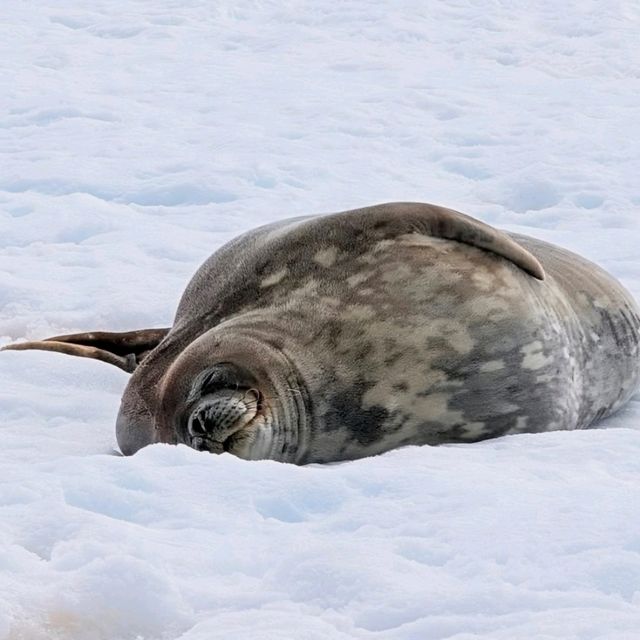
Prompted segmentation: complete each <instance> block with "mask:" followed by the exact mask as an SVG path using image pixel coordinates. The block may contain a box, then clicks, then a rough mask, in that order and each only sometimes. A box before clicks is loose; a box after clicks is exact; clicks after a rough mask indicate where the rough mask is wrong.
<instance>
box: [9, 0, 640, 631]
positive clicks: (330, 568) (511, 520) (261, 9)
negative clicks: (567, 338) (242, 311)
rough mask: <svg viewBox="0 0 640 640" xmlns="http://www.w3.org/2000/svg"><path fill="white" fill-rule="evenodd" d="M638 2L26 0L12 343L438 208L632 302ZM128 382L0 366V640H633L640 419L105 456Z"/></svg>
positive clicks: (95, 369)
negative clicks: (246, 240) (331, 219)
mask: <svg viewBox="0 0 640 640" xmlns="http://www.w3.org/2000/svg"><path fill="white" fill-rule="evenodd" d="M639 25H640V6H639V5H638V3H637V2H634V1H632V0H627V1H625V0H621V1H620V2H618V3H616V4H615V6H614V5H611V4H608V3H601V2H596V1H595V0H581V1H580V2H578V1H574V2H571V1H570V2H567V3H563V4H562V6H559V5H558V4H557V3H556V2H551V1H548V0H540V1H538V2H533V3H532V2H521V1H518V0H516V1H514V2H509V3H506V2H491V3H489V2H479V1H477V0H451V1H450V2H433V3H425V2H419V1H417V0H415V1H409V0H408V1H407V2H402V3H384V2H373V1H366V0H347V1H345V2H335V3H325V2H318V1H316V2H311V1H308V0H300V1H298V2H294V3H280V2H275V1H268V0H264V1H262V2H257V1H255V0H254V1H251V0H236V1H235V2H226V1H224V2H218V3H208V2H202V1H199V0H181V1H180V2H174V1H172V2H164V3H160V2H153V1H151V0H137V1H136V2H125V1H124V0H109V1H108V2H107V1H106V0H105V1H100V0H93V1H92V2H87V1H82V0H70V1H69V2H65V3H56V2H53V1H52V0H51V1H46V0H33V1H32V2H29V3H5V6H3V20H2V24H0V33H1V35H0V66H1V67H2V73H1V74H0V87H1V89H2V95H3V99H2V109H1V111H0V246H1V247H2V249H1V251H0V336H1V342H3V343H4V342H8V341H10V340H14V339H19V338H31V339H33V338H39V337H43V336H46V335H51V334H54V333H66V332H73V331H83V330H89V329H110V330H126V329H132V328H140V327H146V326H166V325H168V324H170V322H171V318H172V314H173V312H174V310H175V307H176V304H177V300H178V298H179V295H180V293H181V291H182V289H183V288H184V286H185V284H186V282H187V281H188V279H189V277H190V276H191V274H192V273H193V272H194V271H195V269H196V268H197V266H198V265H199V264H200V263H201V262H202V261H203V260H204V259H205V258H206V257H207V256H208V255H209V254H210V253H211V252H212V251H213V250H215V248H216V247H219V246H220V245H221V244H223V243H224V242H226V241H227V240H229V239H230V238H232V237H234V236H235V235H237V234H238V233H240V232H242V231H244V230H246V229H249V228H251V227H254V226H256V225H258V224H261V223H263V222H265V221H270V220H275V219H279V218H284V217H289V216H294V215H301V214H308V213H315V212H322V211H327V212H328V211H338V210H341V209H347V208H352V207H357V206H363V205H367V204H373V203H377V202H384V201H390V200H418V201H427V202H435V203H438V204H443V205H446V206H450V207H453V208H457V209H459V210H462V211H464V212H466V213H469V214H471V215H474V216H476V217H478V218H481V219H482V220H484V221H486V222H489V223H490V224H494V225H496V226H500V227H503V228H507V229H511V230H515V231H519V232H523V233H528V234H530V235H533V236H536V237H540V238H542V239H545V240H549V241H552V242H556V243H558V244H561V245H563V246H566V247H567V248H570V249H572V250H574V251H576V252H578V253H581V254H583V255H585V256H586V257H588V258H590V259H593V260H595V261H597V262H598V263H599V264H601V265H602V266H603V267H605V268H606V269H608V270H609V271H610V272H612V273H613V274H614V275H616V276H617V277H618V278H619V279H620V280H621V281H622V282H623V283H624V284H625V285H626V286H627V287H628V288H629V289H630V290H631V291H632V292H633V293H634V294H635V296H636V297H637V298H639V299H640V258H639V257H638V255H639V254H638V242H639V241H640V219H639V218H638V212H639V207H640V186H639V182H638V173H639V169H640V148H639V147H638V140H639V139H640V118H639V117H638V106H637V104H638V98H637V97H638V95H639V94H640V73H639V72H638V68H639V64H638V62H639V57H638V56H639V54H638V38H637V33H638V28H639ZM126 379H127V376H126V374H124V373H123V372H121V371H119V370H116V369H114V368H110V367H108V366H107V365H104V364H103V363H99V362H96V361H85V360H79V359H72V358H65V357H63V356H58V355H56V354H50V353H37V352H3V353H2V354H0V429H1V430H2V449H1V450H0V478H1V481H0V638H2V639H3V640H4V639H5V638H6V639H7V640H40V639H44V638H47V639H53V640H57V639H65V640H66V639H70V640H103V639H104V640H107V639H108V640H136V639H144V640H178V639H179V640H211V639H216V638H221V639H222V638H224V639H228V638H234V639H243V638H247V639H248V638H251V639H252V640H272V639H280V638H294V639H304V640H316V639H322V640H325V639H328V640H333V639H336V640H346V639H350V638H362V639H381V638H384V639H385V640H387V639H389V640H393V639H401V640H436V639H437V640H445V639H448V640H501V639H504V640H519V639H527V640H530V639H536V640H537V639H540V640H546V639H556V638H557V639H563V640H573V639H576V640H577V639H580V640H596V639H600V640H635V639H636V638H638V629H640V534H639V532H640V509H639V508H638V507H639V505H640V426H639V424H640V395H636V397H635V398H634V400H633V401H632V402H631V403H630V405H629V406H628V407H627V408H625V409H624V410H623V411H622V412H620V413H619V414H618V415H616V416H615V417H613V418H611V419H610V420H609V421H608V422H607V423H606V424H604V425H602V426H603V427H607V428H603V429H598V430H591V431H585V432H574V433H548V434H539V435H521V436H511V437H506V438H502V439H497V440H493V441H488V442H484V443H480V444H477V445H460V446H443V447H438V448H429V447H422V448H414V447H409V448H405V449H402V450H397V451H393V452H390V453H389V454H387V455H384V456H380V457H377V458H371V459H366V460H360V461H357V462H352V463H345V464H339V465H329V466H324V467H320V466H309V467H300V468H299V467H293V466H289V465H282V464H277V463H273V462H268V461H266V462H244V461H241V460H238V459H235V458H232V457H230V456H229V455H226V454H225V455H222V456H212V455H209V454H206V453H198V452H196V451H193V450H190V449H187V448H185V447H182V446H181V447H170V446H166V445H156V446H153V447H149V448H146V449H144V450H142V451H141V452H139V454H137V455H136V456H134V457H131V458H123V457H119V456H116V455H113V450H114V447H115V440H114V426H113V425H114V420H115V415H116V412H117V408H118V403H119V398H120V395H121V392H122V389H123V387H124V385H125V384H126Z"/></svg>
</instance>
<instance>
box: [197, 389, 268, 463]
mask: <svg viewBox="0 0 640 640" xmlns="http://www.w3.org/2000/svg"><path fill="white" fill-rule="evenodd" d="M263 422H264V416H263V415H262V406H261V394H260V392H259V391H257V390H256V389H234V390H232V389H221V390H218V391H215V392H213V393H208V394H206V395H204V396H202V397H201V398H200V399H199V400H198V402H197V403H196V405H195V407H194V408H193V410H192V412H191V414H190V415H189V419H188V429H187V431H188V438H187V444H189V446H191V447H193V448H194V449H197V450H198V451H209V452H210V453H224V452H229V453H233V454H234V455H238V456H240V457H245V455H243V453H245V450H246V449H247V447H248V446H249V445H250V444H251V442H252V441H253V439H254V437H255V432H256V430H257V428H258V427H259V425H260V424H261V423H263Z"/></svg>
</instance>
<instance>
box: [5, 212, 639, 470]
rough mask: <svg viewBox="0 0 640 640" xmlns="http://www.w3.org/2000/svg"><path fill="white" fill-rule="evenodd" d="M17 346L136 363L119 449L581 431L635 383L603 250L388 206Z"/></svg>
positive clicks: (316, 228)
mask: <svg viewBox="0 0 640 640" xmlns="http://www.w3.org/2000/svg"><path fill="white" fill-rule="evenodd" d="M5 348H10V349H31V348H38V349H49V350H54V351H62V352H66V353H71V354H74V355H81V356H86V357H92V358H98V359H102V360H104V361H106V362H110V363H111V364H115V365H117V366H119V367H121V368H123V369H125V370H126V371H131V372H132V376H131V378H130V380H129V383H128V385H127V387H126V389H125V391H124V394H123V397H122V403H121V408H120V412H119V415H118V418H117V423H116V431H117V439H118V443H119V446H120V448H121V450H122V452H123V453H124V454H132V453H135V452H136V451H137V450H139V449H140V448H141V447H144V446H145V445H148V444H151V443H154V442H165V443H184V444H187V445H189V446H191V447H194V448H196V449H199V450H205V451H210V452H214V453H220V452H230V453H232V454H235V455H237V456H240V457H241V458H245V459H264V458H270V459H274V460H279V461H284V462H291V463H296V464H306V463H312V462H315V463H324V462H334V461H339V460H353V459H356V458H361V457H364V456H371V455H375V454H380V453H383V452H385V451H389V450H390V449H394V448H396V447H401V446H404V445H425V444H429V445H437V444H441V443H454V442H475V441H479V440H484V439H487V438H495V437H497V436H502V435H505V434H514V433H524V432H543V431H551V430H558V429H583V428H587V427H589V426H591V425H593V424H594V422H596V421H597V420H598V419H600V418H602V417H604V416H607V415H609V414H611V413H612V412H614V411H616V410H617V409H618V408H620V407H621V406H622V405H623V404H624V403H625V402H627V400H629V398H630V397H631V396H632V395H633V393H634V392H635V390H636V389H637V387H638V384H639V382H640V357H639V356H640V353H639V352H640V312H639V310H638V307H637V306H636V304H635V302H634V300H633V299H632V297H631V295H630V294H629V293H628V292H627V291H626V290H625V289H624V288H623V287H622V285H621V284H620V283H619V282H617V281H616V280H615V279H614V278H613V277H611V276H610V275H608V274H607V273H606V272H605V271H603V270H602V269H600V268H599V267H597V266H596V265H595V264H593V263H591V262H589V261H587V260H585V259H583V258H581V257H580V256H578V255H576V254H574V253H571V252H570V251H567V250H565V249H561V248H559V247H556V246H553V245H551V244H548V243H546V242H542V241H540V240H535V239H533V238H529V237H526V236H523V235H518V234H513V233H505V232H502V231H499V230H497V229H494V228H492V227H490V226H489V225H486V224H484V223H482V222H480V221H478V220H474V219H473V218H470V217H468V216H466V215H464V214H462V213H458V212H456V211H453V210H450V209H445V208H442V207H437V206H434V205H427V204H418V203H392V204H383V205H378V206H373V207H368V208H364V209H357V210H353V211H346V212H342V213H336V214H331V215H324V216H311V217H303V218H295V219H290V220H285V221H282V222H277V223H275V224H270V225H267V226H263V227H260V228H258V229H255V230H253V231H250V232H248V233H246V234H245V235H243V236H240V237H239V238H237V239H235V240H233V241H232V242H230V243H229V244H227V245H225V246H224V247H222V248H221V249H219V250H218V251H216V252H215V253H214V254H213V255H212V256H211V257H210V258H209V259H208V260H207V261H206V262H205V263H204V264H203V265H202V267H201V268H200V269H199V270H198V271H197V273H196V274H195V276H194V277H193V279H192V280H191V282H190V283H189V285H188V286H187V288H186V290H185V292H184V294H183V296H182V299H181V301H180V303H179V305H178V309H177V313H176V316H175V321H174V323H173V326H172V327H171V328H164V329H148V330H143V331H132V332H127V333H118V334H114V333H106V332H94V333H85V334H75V335H67V336H56V337H53V338H49V339H47V340H44V341H39V342H26V343H17V344H13V345H8V346H7V347H5Z"/></svg>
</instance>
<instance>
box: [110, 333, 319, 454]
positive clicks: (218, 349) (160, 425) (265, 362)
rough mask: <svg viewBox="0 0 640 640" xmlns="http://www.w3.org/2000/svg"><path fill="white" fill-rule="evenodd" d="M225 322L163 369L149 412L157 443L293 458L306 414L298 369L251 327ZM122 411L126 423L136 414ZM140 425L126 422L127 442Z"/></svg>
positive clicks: (183, 351)
mask: <svg viewBox="0 0 640 640" xmlns="http://www.w3.org/2000/svg"><path fill="white" fill-rule="evenodd" d="M228 324H233V323H223V324H222V325H220V326H218V327H216V328H214V329H211V330H209V331H207V332H206V333H204V334H203V335H201V336H200V337H198V338H197V339H196V340H194V341H193V342H191V343H190V344H189V345H188V346H187V347H186V348H184V349H182V350H181V351H180V353H179V355H178V356H177V357H176V358H175V360H174V361H173V362H172V363H171V365H170V366H169V367H168V369H167V370H166V373H165V374H164V376H163V377H162V380H161V382H160V384H159V385H158V388H159V392H158V396H157V401H156V406H155V407H154V409H153V410H152V411H151V412H150V415H153V420H154V429H155V435H154V440H155V441H156V442H175V443H182V444H186V445H188V446H190V447H193V448H194V449H198V450H200V451H209V452H211V453H223V452H229V453H232V454H234V455H236V456H238V457H240V458H245V459H248V460H256V459H263V458H270V459H275V460H283V461H287V460H291V461H293V458H295V455H296V452H297V451H299V450H300V444H301V442H300V438H301V433H302V432H303V429H300V428H299V425H301V424H304V422H305V420H306V413H307V407H306V402H305V397H306V394H305V393H304V390H303V386H302V384H301V383H300V381H299V379H298V376H297V375H296V370H295V368H294V366H293V364H292V363H291V362H290V361H289V359H288V358H287V356H286V355H285V354H284V353H283V352H282V351H281V350H280V349H278V348H277V347H274V346H273V345H271V344H268V343H267V342H265V341H263V340H261V339H260V336H257V335H255V332H253V331H251V330H249V329H247V328H238V327H234V326H231V327H229V326H227V325H228ZM132 382H134V380H133V379H132ZM136 386H137V385H136ZM146 386H148V385H146ZM132 393H134V394H135V388H134V389H133V390H132ZM125 395H127V394H125ZM132 397H133V396H132ZM123 410H124V411H125V414H124V415H125V417H123V418H122V420H123V421H126V420H129V419H130V418H132V417H134V418H135V416H133V415H132V413H131V411H130V410H129V409H128V408H127V409H125V407H124V404H123ZM121 413H122V411H121ZM139 427H140V425H139V424H138V425H137V426H136V427H135V428H126V427H125V428H124V430H123V437H124V439H127V436H128V433H129V432H134V431H135V432H139V431H140V428H139ZM119 442H120V438H119ZM123 444H124V443H120V446H121V447H122V446H123ZM292 457H293V458H292Z"/></svg>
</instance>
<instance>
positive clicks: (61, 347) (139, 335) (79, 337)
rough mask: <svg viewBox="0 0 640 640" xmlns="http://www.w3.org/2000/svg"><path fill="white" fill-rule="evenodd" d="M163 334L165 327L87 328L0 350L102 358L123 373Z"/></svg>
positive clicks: (136, 363) (143, 356)
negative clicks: (49, 352) (109, 329)
mask: <svg viewBox="0 0 640 640" xmlns="http://www.w3.org/2000/svg"><path fill="white" fill-rule="evenodd" d="M167 333H169V329H168V328H163V329H140V330H138V331H124V332H121V333H112V332H107V331H90V332H88V333H73V334H69V335H64V336H53V337H51V338H46V339H45V340H35V341H33V342H16V343H14V344H8V345H5V346H4V347H2V348H1V349H0V351H4V350H15V351H24V350H27V349H40V350H42V351H57V352H59V353H67V354H69V355H72V356H80V357H82V358H94V359H96V360H102V361H103V362H107V363H109V364H113V365H115V366H116V367H119V368H120V369H122V370H124V371H126V372H127V373H132V372H133V371H134V369H135V368H136V367H137V366H138V365H139V364H140V363H141V362H142V361H143V360H144V358H145V357H146V356H147V354H148V353H149V352H150V351H151V350H153V349H155V348H156V346H157V345H158V344H159V343H160V341H161V340H162V339H163V338H164V337H165V336H166V335H167Z"/></svg>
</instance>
